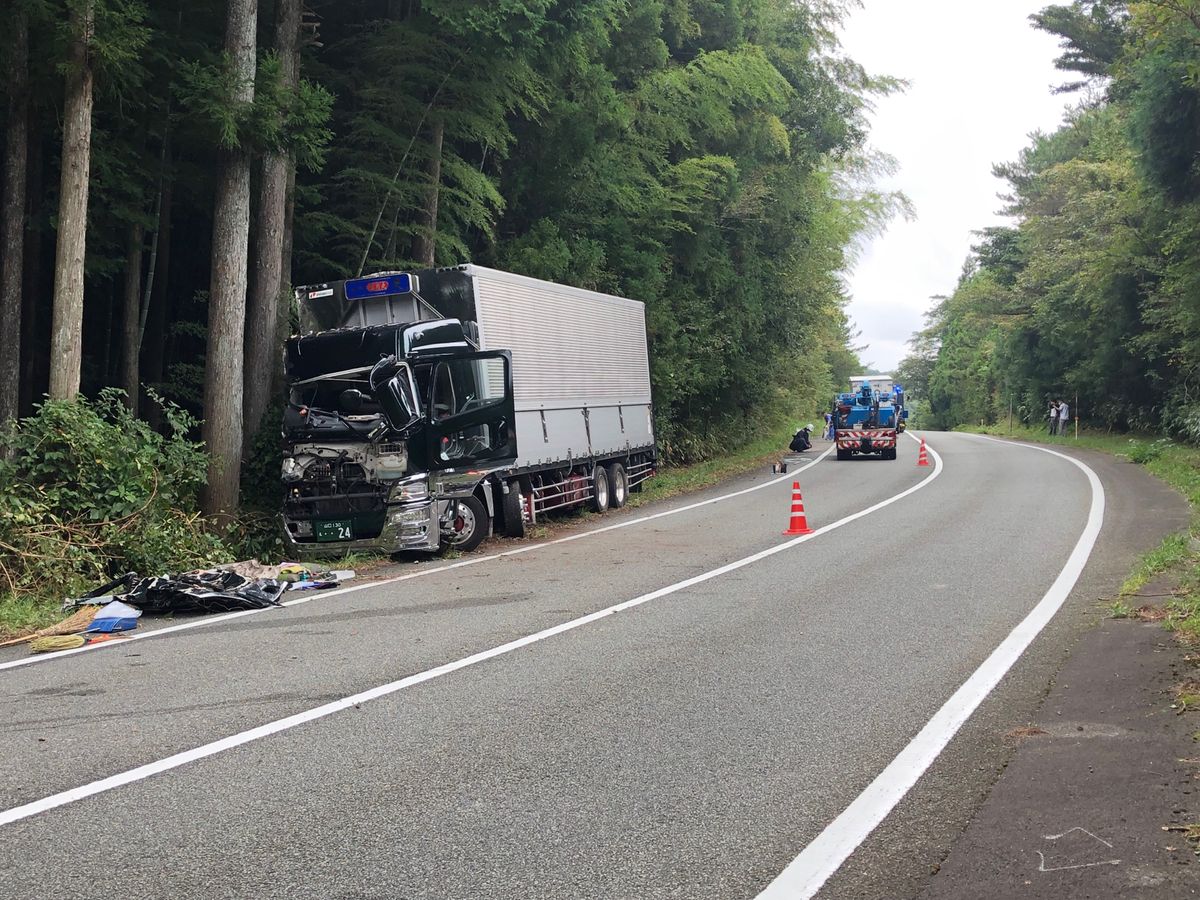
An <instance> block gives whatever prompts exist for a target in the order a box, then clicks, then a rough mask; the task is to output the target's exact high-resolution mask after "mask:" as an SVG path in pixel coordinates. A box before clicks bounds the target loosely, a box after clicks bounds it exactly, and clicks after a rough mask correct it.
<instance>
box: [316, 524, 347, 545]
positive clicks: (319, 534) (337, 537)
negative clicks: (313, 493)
mask: <svg viewBox="0 0 1200 900" xmlns="http://www.w3.org/2000/svg"><path fill="white" fill-rule="evenodd" d="M313 534H314V535H316V538H317V540H318V541H351V540H354V529H353V528H351V527H350V520H349V519H336V520H334V521H332V522H314V523H313Z"/></svg>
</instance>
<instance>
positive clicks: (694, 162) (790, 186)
mask: <svg viewBox="0 0 1200 900" xmlns="http://www.w3.org/2000/svg"><path fill="white" fill-rule="evenodd" d="M5 7H6V12H7V14H6V22H5V30H4V33H3V35H2V36H0V41H2V44H3V46H2V47H0V52H2V58H0V63H2V66H3V71H4V72H5V73H6V79H5V92H6V95H7V103H6V104H5V107H4V111H3V124H4V132H3V134H4V141H3V142H4V154H5V155H4V169H3V205H2V207H0V254H2V271H0V316H2V317H3V327H0V422H4V421H9V422H11V421H13V420H14V419H15V417H18V416H28V415H29V414H30V413H32V412H33V411H34V410H35V408H37V404H39V403H40V402H41V400H42V398H43V397H44V396H46V395H49V397H51V398H52V399H70V398H73V397H75V396H76V395H77V394H80V393H81V394H82V396H84V397H93V398H94V397H97V396H98V395H100V393H101V392H102V391H104V390H105V389H107V388H109V387H117V388H121V389H123V390H124V391H125V392H126V394H127V396H128V402H129V404H130V407H131V409H132V411H133V413H134V414H135V415H139V416H140V417H142V418H143V419H144V420H146V421H147V422H148V423H149V424H150V425H151V426H153V427H157V428H160V429H161V428H164V427H165V425H164V422H163V412H162V406H161V404H160V402H159V399H158V398H163V399H165V400H167V401H170V402H172V403H174V404H177V405H178V406H180V407H182V409H183V410H185V411H189V412H190V413H191V414H192V415H193V416H195V417H196V418H197V419H198V420H202V421H203V422H204V425H203V439H204V441H205V445H206V447H207V449H208V451H209V473H208V487H207V501H206V504H205V505H206V508H207V510H208V511H209V512H217V511H230V510H232V509H234V508H236V506H237V504H238V476H239V471H240V469H241V464H242V459H243V457H244V455H245V454H246V453H247V452H248V450H249V448H251V447H252V446H253V445H254V440H255V436H256V435H257V434H259V433H260V432H262V431H263V429H266V430H268V431H270V430H276V431H277V429H276V427H275V421H276V420H275V419H274V417H275V416H277V415H278V412H277V410H273V409H272V405H273V404H274V403H275V402H276V399H277V397H278V396H279V372H278V368H279V359H280V353H279V347H280V343H281V339H282V336H283V335H284V334H285V332H286V330H287V328H288V319H289V309H290V289H291V286H292V285H293V284H304V283H312V282H319V281H326V280H330V279H332V278H336V277H347V276H353V275H356V274H360V273H367V272H370V271H378V270H384V269H405V268H409V267H416V266H429V265H456V264H459V263H462V262H467V261H473V262H477V263H480V264H484V265H491V266H495V267H499V268H503V269H508V270H511V271H516V272H520V273H524V274H529V275H533V276H537V277H542V278H547V279H552V280H555V281H560V282H565V283H570V284H574V285H579V286H583V287H589V288H595V289H599V290H604V291H609V292H613V293H617V294H620V295H623V296H628V297H633V298H636V299H639V300H642V301H645V302H646V304H647V308H648V322H649V330H650V338H651V342H652V346H651V358H652V369H653V371H652V377H653V387H654V396H655V402H656V409H657V416H658V432H659V437H660V442H661V444H662V447H663V449H664V451H665V452H666V454H667V455H668V457H669V458H672V459H694V458H699V457H702V456H705V455H709V454H712V453H714V452H717V451H719V450H721V449H724V448H727V447H729V446H730V445H731V444H737V443H739V442H741V441H744V440H746V439H747V438H748V437H751V436H753V432H752V431H751V429H749V428H747V423H753V426H752V427H753V428H754V429H755V430H761V427H762V425H763V424H764V423H773V422H778V421H779V420H780V418H781V417H782V416H784V415H786V414H789V413H794V412H796V410H797V409H798V408H801V406H802V405H803V404H807V405H808V408H809V409H811V408H813V404H814V403H815V402H816V401H817V399H818V398H823V396H824V395H825V394H826V393H827V392H828V390H829V388H830V386H831V379H832V380H838V381H840V380H842V379H844V378H845V377H846V376H847V375H848V374H849V372H850V370H851V369H852V368H854V367H856V366H857V365H858V360H857V359H856V358H855V355H854V353H853V351H852V350H851V348H850V343H851V335H850V330H849V326H848V322H847V319H846V316H845V314H844V312H843V304H844V300H845V297H844V285H843V284H842V282H841V273H842V272H843V271H844V270H845V268H846V266H847V263H848V256H849V254H850V253H851V248H852V247H853V246H854V242H855V240H856V237H857V236H859V235H861V234H862V233H863V232H864V231H867V230H870V229H872V228H876V227H878V226H880V225H881V224H882V223H883V222H884V221H886V219H887V217H888V216H890V215H891V214H892V213H893V212H894V211H895V209H896V207H897V205H898V204H901V203H902V202H903V201H902V198H897V197H893V196H888V195H883V194H879V193H877V192H874V191H873V190H872V189H871V186H870V178H871V174H872V172H873V171H875V170H876V169H877V167H878V165H879V162H878V160H875V159H873V158H872V157H871V155H870V154H869V153H868V152H867V150H866V145H865V141H866V134H865V110H866V109H867V107H868V104H869V102H870V99H871V97H872V96H874V95H878V94H880V93H882V92H886V91H889V90H892V89H893V88H894V87H895V84H894V83H892V82H890V81H888V80H886V79H872V78H871V77H869V76H868V75H867V74H866V73H865V72H864V71H863V69H862V68H861V67H860V66H858V65H856V64H855V63H854V62H852V61H850V60H847V59H846V58H844V56H843V55H842V54H841V53H840V51H839V49H838V47H837V43H836V39H835V32H836V27H837V25H838V22H839V21H840V17H841V16H842V15H843V14H844V12H845V10H844V8H843V4H842V3H841V2H835V0H307V2H302V0H262V2H258V0H8V2H6V4H5ZM264 423H265V424H264Z"/></svg>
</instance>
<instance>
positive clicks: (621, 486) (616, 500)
mask: <svg viewBox="0 0 1200 900" xmlns="http://www.w3.org/2000/svg"><path fill="white" fill-rule="evenodd" d="M608 487H609V496H610V500H609V506H611V507H612V508H613V509H620V508H621V507H622V506H624V505H625V502H626V501H627V500H628V499H629V476H627V475H626V474H625V467H624V466H623V465H621V464H620V463H611V464H609V466H608Z"/></svg>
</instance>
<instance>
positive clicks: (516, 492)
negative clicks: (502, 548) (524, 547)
mask: <svg viewBox="0 0 1200 900" xmlns="http://www.w3.org/2000/svg"><path fill="white" fill-rule="evenodd" d="M503 498H504V499H503V500H502V501H501V502H502V504H503V505H502V507H501V508H502V509H503V511H504V536H505V537H510V538H523V537H525V515H524V514H525V510H524V509H523V506H524V503H523V502H522V497H521V483H520V482H519V481H510V482H509V483H508V493H507V494H504V495H503Z"/></svg>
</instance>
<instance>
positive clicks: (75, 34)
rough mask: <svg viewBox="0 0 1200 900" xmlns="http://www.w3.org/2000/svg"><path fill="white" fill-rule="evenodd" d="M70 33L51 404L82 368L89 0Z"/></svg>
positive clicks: (75, 12)
mask: <svg viewBox="0 0 1200 900" xmlns="http://www.w3.org/2000/svg"><path fill="white" fill-rule="evenodd" d="M70 29H71V42H70V49H69V51H68V54H67V84H66V101H65V104H64V108H63V142H62V176H61V185H60V188H59V195H58V240H57V243H56V245H55V251H54V299H53V301H52V303H53V312H52V316H53V320H52V325H51V341H50V396H51V398H53V399H70V398H72V397H74V396H75V395H76V394H77V393H79V373H80V366H81V365H82V363H83V267H84V253H85V245H86V239H87V215H88V186H89V181H90V178H91V164H92V79H93V73H92V58H91V44H92V39H93V36H94V29H95V3H94V0H80V2H77V3H75V4H73V6H72V8H71V22H70Z"/></svg>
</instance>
